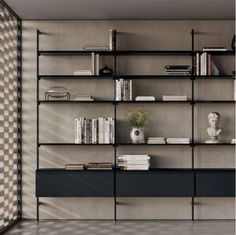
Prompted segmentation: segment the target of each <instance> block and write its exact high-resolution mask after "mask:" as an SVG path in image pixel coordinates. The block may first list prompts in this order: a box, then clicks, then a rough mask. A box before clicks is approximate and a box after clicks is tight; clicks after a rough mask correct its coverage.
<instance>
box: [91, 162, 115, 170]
mask: <svg viewBox="0 0 236 235" xmlns="http://www.w3.org/2000/svg"><path fill="white" fill-rule="evenodd" d="M87 170H112V163H111V162H90V163H88V165H87Z"/></svg>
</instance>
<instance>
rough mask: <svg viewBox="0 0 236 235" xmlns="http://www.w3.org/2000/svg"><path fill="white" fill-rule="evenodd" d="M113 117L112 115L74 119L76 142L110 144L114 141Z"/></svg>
mask: <svg viewBox="0 0 236 235" xmlns="http://www.w3.org/2000/svg"><path fill="white" fill-rule="evenodd" d="M114 135H115V134H114V119H113V118H112V117H108V118H104V117H99V118H94V119H86V118H84V117H80V118H76V119H75V143H76V144H111V143H114Z"/></svg>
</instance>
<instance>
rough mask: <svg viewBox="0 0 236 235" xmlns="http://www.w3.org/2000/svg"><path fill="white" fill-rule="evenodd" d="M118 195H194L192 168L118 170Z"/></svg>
mask: <svg viewBox="0 0 236 235" xmlns="http://www.w3.org/2000/svg"><path fill="white" fill-rule="evenodd" d="M116 195H117V197H192V196H193V195H194V174H193V172H192V170H187V169H186V170H184V169H181V170H179V171H178V170H174V169H173V170H167V169H163V170H151V171H117V173H116Z"/></svg>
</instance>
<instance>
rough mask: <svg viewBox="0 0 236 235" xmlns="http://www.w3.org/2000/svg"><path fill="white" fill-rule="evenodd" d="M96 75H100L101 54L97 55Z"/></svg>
mask: <svg viewBox="0 0 236 235" xmlns="http://www.w3.org/2000/svg"><path fill="white" fill-rule="evenodd" d="M95 61H96V62H95V63H96V64H95V75H99V69H100V57H99V54H96V60H95Z"/></svg>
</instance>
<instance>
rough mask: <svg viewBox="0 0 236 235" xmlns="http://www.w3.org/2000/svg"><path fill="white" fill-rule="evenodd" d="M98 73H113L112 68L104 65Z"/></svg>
mask: <svg viewBox="0 0 236 235" xmlns="http://www.w3.org/2000/svg"><path fill="white" fill-rule="evenodd" d="M99 74H100V75H112V74H113V71H112V69H110V68H108V67H107V66H106V65H105V67H103V68H101V69H100V70H99Z"/></svg>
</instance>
